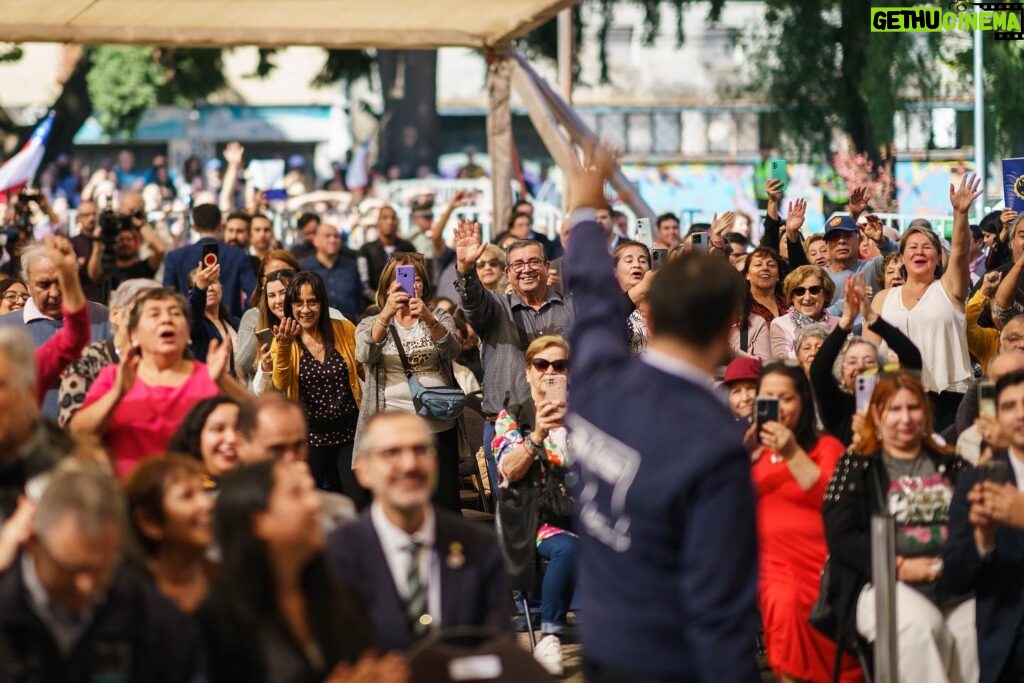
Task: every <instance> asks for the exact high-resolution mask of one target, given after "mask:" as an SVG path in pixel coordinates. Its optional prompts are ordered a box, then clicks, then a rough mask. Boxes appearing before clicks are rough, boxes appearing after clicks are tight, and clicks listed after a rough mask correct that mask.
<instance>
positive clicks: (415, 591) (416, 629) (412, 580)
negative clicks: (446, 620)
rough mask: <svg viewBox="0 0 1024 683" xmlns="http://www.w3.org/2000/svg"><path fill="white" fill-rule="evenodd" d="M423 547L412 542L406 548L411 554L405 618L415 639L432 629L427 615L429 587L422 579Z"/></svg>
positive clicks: (407, 577) (407, 576)
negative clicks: (421, 560)
mask: <svg viewBox="0 0 1024 683" xmlns="http://www.w3.org/2000/svg"><path fill="white" fill-rule="evenodd" d="M422 549H423V545H422V544H420V543H416V542H412V543H410V544H409V545H407V546H406V547H405V550H406V552H408V553H409V571H408V573H407V575H406V579H407V581H406V585H407V586H408V590H407V592H406V594H405V616H406V618H407V619H408V620H409V625H410V628H411V629H412V633H413V635H414V636H415V637H417V638H420V637H422V636H423V635H425V634H426V632H427V630H428V629H429V628H430V622H431V618H430V615H429V614H428V613H427V587H426V586H425V585H424V584H423V580H422V579H421V578H420V551H421V550H422Z"/></svg>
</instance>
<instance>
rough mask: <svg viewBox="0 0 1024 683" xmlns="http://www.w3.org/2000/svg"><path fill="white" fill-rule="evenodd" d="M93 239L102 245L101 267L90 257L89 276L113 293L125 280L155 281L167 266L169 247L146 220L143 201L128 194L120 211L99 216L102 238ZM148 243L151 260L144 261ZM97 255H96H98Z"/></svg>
mask: <svg viewBox="0 0 1024 683" xmlns="http://www.w3.org/2000/svg"><path fill="white" fill-rule="evenodd" d="M96 232H97V231H96V230H93V236H92V239H93V240H94V241H95V242H99V243H100V245H101V248H100V249H101V252H102V257H101V262H102V263H101V267H100V268H98V269H97V268H95V267H94V264H93V260H94V258H93V256H90V261H89V265H88V266H87V275H88V277H89V279H90V280H91V281H92V282H93V283H94V284H96V285H99V286H101V288H102V289H105V290H107V291H110V290H113V289H115V288H116V287H117V285H119V284H120V283H122V282H124V281H125V280H131V279H133V278H152V277H153V276H154V275H155V274H156V272H157V270H158V269H159V268H160V264H162V263H163V260H164V254H165V253H166V247H165V246H164V243H163V241H162V240H161V239H160V237H159V236H158V235H157V234H156V231H155V230H154V229H153V226H152V225H150V224H149V222H148V221H147V220H146V214H145V212H144V211H143V209H142V198H141V196H140V195H139V194H138V193H128V194H125V195H124V196H123V197H122V198H121V202H120V211H119V212H117V213H114V212H113V211H111V210H109V209H108V210H105V211H103V212H102V213H100V215H99V231H98V232H99V234H96ZM143 241H145V243H146V245H147V246H148V247H149V251H150V256H149V257H148V258H146V259H142V258H141V256H140V248H141V246H142V242H143ZM94 253H95V252H93V254H94Z"/></svg>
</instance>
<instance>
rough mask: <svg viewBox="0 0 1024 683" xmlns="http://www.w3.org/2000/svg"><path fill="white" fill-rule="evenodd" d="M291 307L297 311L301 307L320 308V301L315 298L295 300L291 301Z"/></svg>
mask: <svg viewBox="0 0 1024 683" xmlns="http://www.w3.org/2000/svg"><path fill="white" fill-rule="evenodd" d="M292 308H294V309H295V310H297V311H301V310H302V309H303V308H308V309H309V310H311V311H312V310H315V309H317V308H320V302H319V301H317V300H316V299H311V300H309V301H295V302H293V303H292Z"/></svg>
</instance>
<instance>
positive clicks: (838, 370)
mask: <svg viewBox="0 0 1024 683" xmlns="http://www.w3.org/2000/svg"><path fill="white" fill-rule="evenodd" d="M854 344H867V345H868V346H870V347H871V348H873V349H874V350H875V361H876V362H877V363H878V367H879V368H882V367H884V366H885V361H886V359H885V357H884V356H883V355H882V349H881V348H880V347H879V346H878V344H876V343H875V342H873V341H871V340H870V339H868V338H867V337H862V336H860V335H859V334H851V335H850V336H849V337H847V338H846V341H845V342H843V348H842V349H840V350H839V355H838V356H837V357H836V362H835V364H833V365H832V376H833V377H834V378H835V380H836V382H838V383H839V386H840V387H842V386H843V363H845V362H846V352H847V351H849V350H850V347H851V346H853V345H854ZM845 390H846V388H845V387H844V391H845Z"/></svg>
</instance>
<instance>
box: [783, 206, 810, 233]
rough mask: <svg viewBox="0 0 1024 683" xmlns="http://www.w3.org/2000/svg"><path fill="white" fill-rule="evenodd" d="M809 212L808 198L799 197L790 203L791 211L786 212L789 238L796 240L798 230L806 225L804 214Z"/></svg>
mask: <svg viewBox="0 0 1024 683" xmlns="http://www.w3.org/2000/svg"><path fill="white" fill-rule="evenodd" d="M806 213H807V200H806V199H797V200H796V201H793V202H790V203H789V213H787V214H786V236H787V237H788V238H789V240H790V241H791V242H792V241H795V240H794V239H793V238H795V237H796V233H797V231H799V230H800V228H802V227H803V226H804V216H805V215H806Z"/></svg>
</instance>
